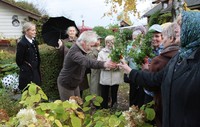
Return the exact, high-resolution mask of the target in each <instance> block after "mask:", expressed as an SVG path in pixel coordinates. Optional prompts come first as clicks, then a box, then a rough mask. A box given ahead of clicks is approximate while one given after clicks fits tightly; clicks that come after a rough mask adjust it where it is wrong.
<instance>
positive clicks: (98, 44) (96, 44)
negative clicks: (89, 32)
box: [95, 39, 101, 47]
mask: <svg viewBox="0 0 200 127" xmlns="http://www.w3.org/2000/svg"><path fill="white" fill-rule="evenodd" d="M100 43H101V39H97V42H96V43H95V46H96V47H98V46H100Z"/></svg>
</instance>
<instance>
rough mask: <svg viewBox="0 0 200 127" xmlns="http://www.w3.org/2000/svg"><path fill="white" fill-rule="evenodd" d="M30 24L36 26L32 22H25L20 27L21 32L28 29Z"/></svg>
mask: <svg viewBox="0 0 200 127" xmlns="http://www.w3.org/2000/svg"><path fill="white" fill-rule="evenodd" d="M32 26H36V25H35V24H34V23H32V22H25V23H24V25H23V27H22V33H23V34H25V33H26V31H28V30H29V29H30V28H31V27H32Z"/></svg>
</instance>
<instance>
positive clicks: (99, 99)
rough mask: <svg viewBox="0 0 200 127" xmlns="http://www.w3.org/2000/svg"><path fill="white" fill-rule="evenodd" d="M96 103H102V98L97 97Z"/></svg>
mask: <svg viewBox="0 0 200 127" xmlns="http://www.w3.org/2000/svg"><path fill="white" fill-rule="evenodd" d="M95 99H96V101H98V102H99V103H102V102H103V98H102V97H101V96H97V97H96V98H95Z"/></svg>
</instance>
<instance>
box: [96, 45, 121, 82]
mask: <svg viewBox="0 0 200 127" xmlns="http://www.w3.org/2000/svg"><path fill="white" fill-rule="evenodd" d="M110 53H111V51H110V49H108V48H103V49H102V50H101V51H100V52H99V54H98V58H97V60H100V61H108V60H111V58H110V57H109V54H110ZM123 76H124V75H123V72H122V71H121V70H119V69H116V70H110V69H101V74H100V84H101V85H110V86H112V85H115V84H121V83H123Z"/></svg>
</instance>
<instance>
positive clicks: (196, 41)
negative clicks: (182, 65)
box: [180, 11, 200, 58]
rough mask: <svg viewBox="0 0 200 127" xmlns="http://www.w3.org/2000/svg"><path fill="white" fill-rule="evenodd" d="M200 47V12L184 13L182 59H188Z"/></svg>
mask: <svg viewBox="0 0 200 127" xmlns="http://www.w3.org/2000/svg"><path fill="white" fill-rule="evenodd" d="M198 47H200V12H196V11H183V12H182V24H181V50H180V57H181V58H188V57H189V56H190V55H191V54H192V52H193V51H195V50H196V49H197V48H198Z"/></svg>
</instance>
